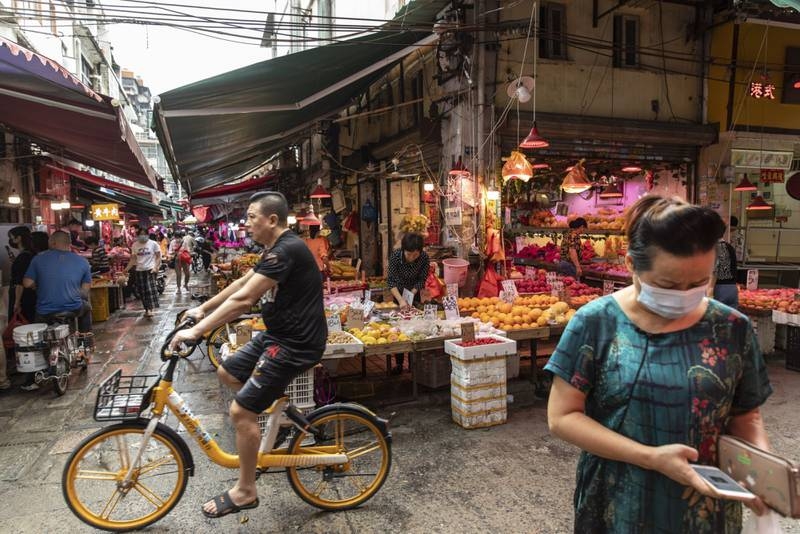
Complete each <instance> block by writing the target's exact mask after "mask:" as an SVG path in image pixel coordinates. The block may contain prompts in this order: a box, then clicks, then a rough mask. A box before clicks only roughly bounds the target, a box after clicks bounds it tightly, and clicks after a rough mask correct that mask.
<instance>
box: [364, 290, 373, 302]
mask: <svg viewBox="0 0 800 534" xmlns="http://www.w3.org/2000/svg"><path fill="white" fill-rule="evenodd" d="M371 300H372V290H371V289H365V290H364V302H369V301H371Z"/></svg>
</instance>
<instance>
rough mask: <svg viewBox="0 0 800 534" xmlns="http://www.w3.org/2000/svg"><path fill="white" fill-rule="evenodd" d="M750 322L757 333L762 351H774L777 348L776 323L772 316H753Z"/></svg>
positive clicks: (765, 352)
mask: <svg viewBox="0 0 800 534" xmlns="http://www.w3.org/2000/svg"><path fill="white" fill-rule="evenodd" d="M750 322H751V324H752V325H753V330H754V331H755V333H756V338H757V339H758V346H759V347H761V352H763V353H764V354H769V353H771V352H773V351H774V350H775V323H774V322H772V316H771V315H765V316H756V317H753V316H751V317H750Z"/></svg>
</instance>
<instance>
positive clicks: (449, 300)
mask: <svg viewBox="0 0 800 534" xmlns="http://www.w3.org/2000/svg"><path fill="white" fill-rule="evenodd" d="M442 307H444V316H445V318H446V319H448V320H450V321H452V320H454V319H458V317H459V313H458V300H457V299H456V297H453V296H451V295H447V296H446V297H444V298H442Z"/></svg>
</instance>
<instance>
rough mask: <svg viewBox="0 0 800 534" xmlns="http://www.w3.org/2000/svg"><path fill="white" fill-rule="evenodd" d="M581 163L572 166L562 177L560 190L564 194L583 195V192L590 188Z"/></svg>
mask: <svg viewBox="0 0 800 534" xmlns="http://www.w3.org/2000/svg"><path fill="white" fill-rule="evenodd" d="M583 161H584V160H580V161H579V162H578V163H576V164H575V165H573V166H572V169H571V170H570V171H569V172H568V173H567V176H565V177H564V182H563V183H562V184H561V189H563V190H564V192H565V193H583V192H584V191H586V190H588V189H591V188H592V183H591V182H590V181H589V178H588V177H587V176H586V171H585V170H584V169H583Z"/></svg>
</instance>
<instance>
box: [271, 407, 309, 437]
mask: <svg viewBox="0 0 800 534" xmlns="http://www.w3.org/2000/svg"><path fill="white" fill-rule="evenodd" d="M295 408H297V409H298V410H300V411H301V412H302V413H303V415H308V414H310V413H311V412H313V411H314V409H315V408H316V405H315V404H314V403H313V402H312V403H311V404H309V405H306V406H302V405H295ZM269 416H270V414H268V413H266V412H265V413H262V414H260V415H259V416H258V429H259V431H260V432H261V434H264V432H266V431H267V421H269Z"/></svg>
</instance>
